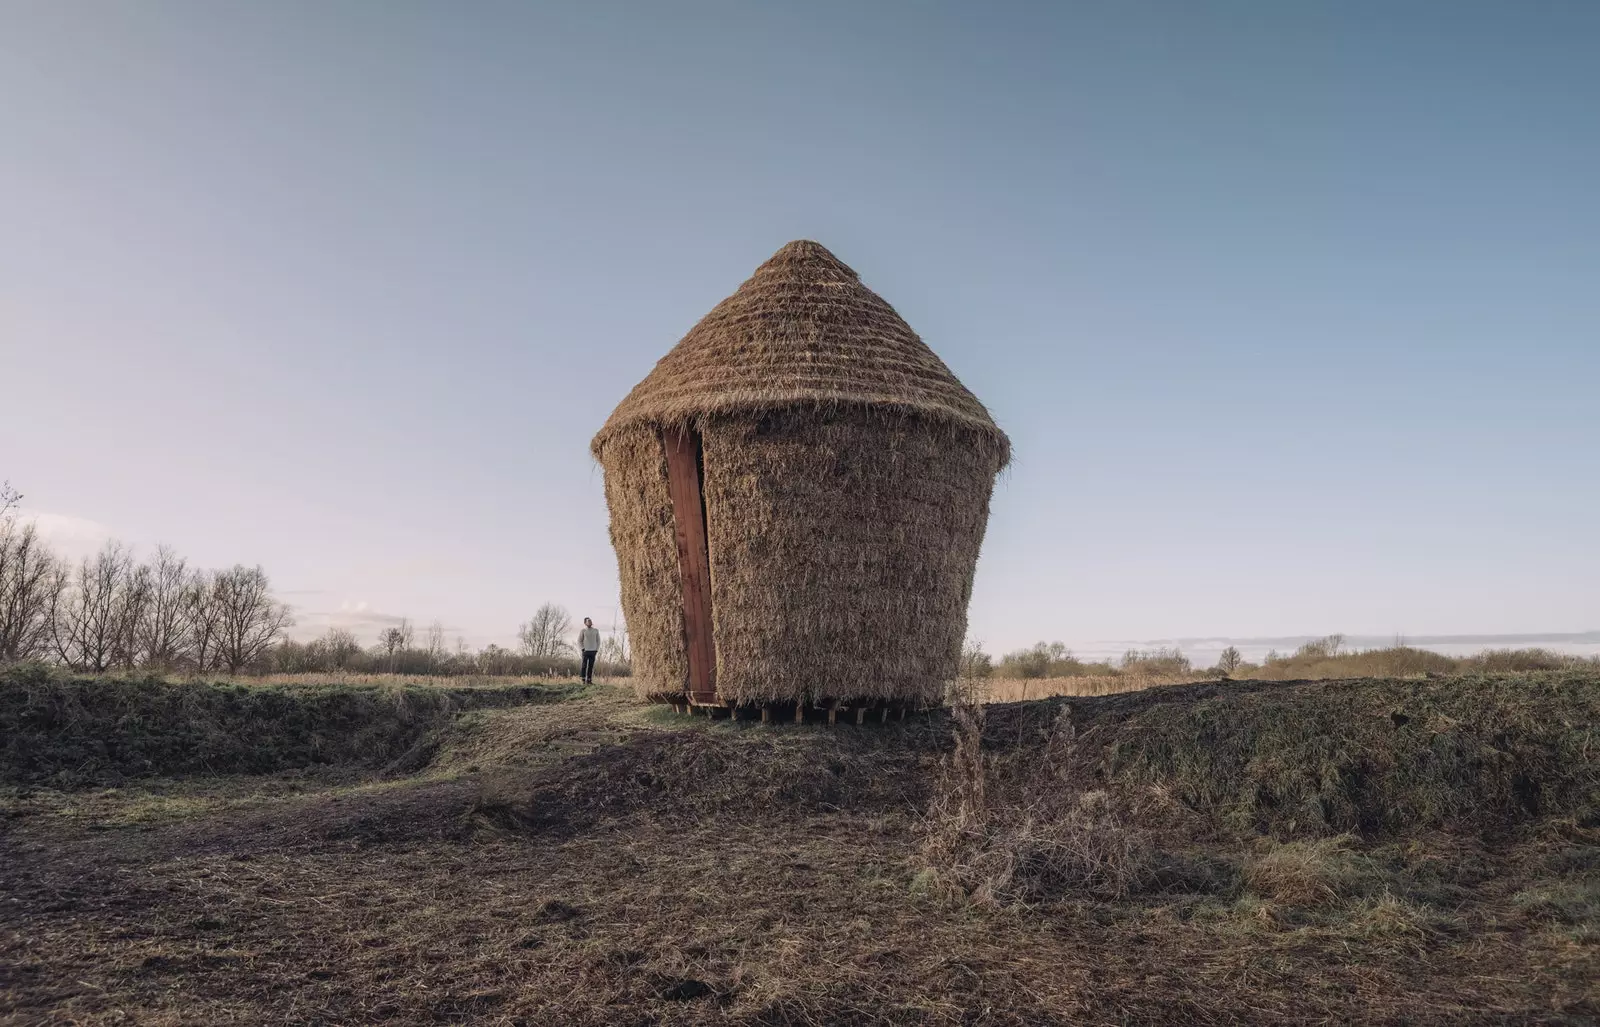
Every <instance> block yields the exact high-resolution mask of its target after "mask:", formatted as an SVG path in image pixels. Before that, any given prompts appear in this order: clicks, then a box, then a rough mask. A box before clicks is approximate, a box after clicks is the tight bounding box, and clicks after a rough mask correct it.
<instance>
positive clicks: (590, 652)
mask: <svg viewBox="0 0 1600 1027" xmlns="http://www.w3.org/2000/svg"><path fill="white" fill-rule="evenodd" d="M596 652H597V650H594V649H585V650H584V651H583V670H582V671H580V672H579V674H578V676H579V677H581V678H583V680H585V681H593V680H594V657H595V653H596Z"/></svg>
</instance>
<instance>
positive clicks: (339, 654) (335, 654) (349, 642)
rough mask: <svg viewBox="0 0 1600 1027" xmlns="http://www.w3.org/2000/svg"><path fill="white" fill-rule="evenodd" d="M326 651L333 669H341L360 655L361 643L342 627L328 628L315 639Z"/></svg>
mask: <svg viewBox="0 0 1600 1027" xmlns="http://www.w3.org/2000/svg"><path fill="white" fill-rule="evenodd" d="M317 642H318V644H320V645H321V646H322V647H323V649H324V651H325V652H326V653H327V657H328V662H329V663H330V664H332V665H333V669H334V670H343V669H345V667H347V666H349V665H350V663H351V662H352V661H353V660H355V658H356V657H358V656H360V655H361V643H360V642H357V641H356V636H355V635H353V634H351V633H350V632H348V631H346V630H345V629H344V628H329V629H328V633H327V634H326V635H323V636H322V637H321V638H319V639H318V640H317Z"/></svg>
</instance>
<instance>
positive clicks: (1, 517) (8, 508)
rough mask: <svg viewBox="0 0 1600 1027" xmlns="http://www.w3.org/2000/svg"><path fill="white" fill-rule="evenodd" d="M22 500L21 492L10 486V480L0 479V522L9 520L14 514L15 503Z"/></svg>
mask: <svg viewBox="0 0 1600 1027" xmlns="http://www.w3.org/2000/svg"><path fill="white" fill-rule="evenodd" d="M20 502H22V494H21V493H20V492H18V491H17V490H16V489H14V488H12V487H11V482H10V481H0V523H4V522H6V521H9V520H11V519H12V518H13V517H14V516H16V515H15V513H14V512H13V511H15V510H16V508H17V504H18V503H20Z"/></svg>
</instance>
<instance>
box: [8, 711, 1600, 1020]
mask: <svg viewBox="0 0 1600 1027" xmlns="http://www.w3.org/2000/svg"><path fill="white" fill-rule="evenodd" d="M1199 695H1200V693H1193V694H1189V693H1182V694H1180V693H1173V694H1172V695H1171V696H1170V697H1167V698H1161V697H1159V696H1157V697H1144V698H1138V697H1135V698H1129V697H1124V696H1112V697H1106V698H1104V699H1092V698H1091V699H1081V700H1074V701H1073V704H1072V707H1071V717H1072V718H1074V720H1075V721H1076V722H1077V723H1080V724H1082V725H1084V727H1083V728H1080V729H1078V734H1077V737H1078V738H1079V739H1083V738H1087V737H1088V736H1089V735H1091V734H1092V733H1093V730H1094V729H1095V726H1096V725H1097V724H1098V723H1099V719H1100V718H1102V717H1104V718H1113V719H1114V718H1122V721H1123V722H1128V723H1132V720H1131V719H1130V718H1138V717H1154V716H1156V715H1157V714H1158V713H1159V712H1160V710H1159V708H1158V707H1159V706H1160V705H1161V704H1162V703H1191V704H1192V703H1196V702H1200V701H1201V700H1200V699H1199V698H1196V697H1197V696H1199ZM1206 695H1209V696H1211V698H1208V699H1205V700H1204V701H1206V702H1212V701H1216V699H1215V696H1214V695H1213V693H1206ZM1113 703H1121V705H1119V706H1115V707H1113V706H1111V705H1109V704H1113ZM1139 703H1142V704H1143V705H1142V706H1140V705H1137V704H1139ZM1096 704H1107V705H1105V706H1104V707H1103V709H1104V710H1105V712H1104V713H1103V714H1102V713H1101V712H1099V711H1100V710H1101V709H1102V707H1100V706H1097V705H1096ZM1030 705H1031V704H1030ZM1008 716H1009V717H1010V719H1007V718H1008ZM1030 716H1033V714H1031V713H1030V712H1029V711H1027V710H1020V711H1014V712H1013V713H1011V714H1008V713H1007V712H1006V711H1004V710H1001V711H997V712H993V713H991V714H990V717H989V721H988V723H987V724H986V725H985V726H983V727H982V729H981V730H982V731H983V732H984V734H983V745H984V746H987V747H990V748H993V747H995V746H997V745H1002V744H1003V745H1007V746H1011V747H1012V751H1011V752H1010V755H1009V757H1008V758H1010V759H1012V763H1011V764H1010V765H1008V766H1006V767H995V768H993V771H992V773H993V779H992V780H991V781H990V783H989V788H990V798H989V799H986V800H985V801H986V802H990V803H997V802H999V799H998V798H996V796H997V795H998V793H999V792H1001V791H1003V790H1004V788H1005V787H1006V785H1005V783H1006V782H1007V781H1008V780H1010V779H1011V777H1014V776H1015V775H1017V773H1018V771H1019V768H1022V767H1031V766H1035V765H1037V767H1038V774H1039V775H1040V776H1041V777H1043V776H1047V775H1048V773H1050V772H1051V770H1050V767H1051V766H1053V765H1054V764H1052V763H1051V761H1052V760H1054V759H1055V758H1056V757H1055V756H1052V752H1054V751H1055V750H1052V749H1051V748H1050V746H1051V745H1059V744H1064V743H1061V742H1060V741H1059V738H1057V740H1055V741H1049V740H1045V741H1041V742H1040V743H1039V744H1038V746H1037V747H1034V748H1029V745H1030V744H1031V742H1028V741H1027V740H1028V739H1030V738H1031V737H1032V736H1031V735H1030V734H1029V732H1031V731H1033V730H1034V728H1033V727H1032V726H1031V725H1032V724H1033V721H1030V720H1029V719H1028V718H1029V717H1030ZM1040 716H1042V714H1041V715H1040ZM1052 716H1054V717H1055V720H1056V721H1057V722H1060V721H1062V720H1063V718H1064V716H1065V715H1063V714H1061V713H1059V712H1057V713H1054V714H1052ZM1038 719H1039V717H1037V716H1036V717H1034V720H1038ZM1151 730H1154V729H1153V728H1152V729H1151ZM1391 730H1398V727H1395V728H1391ZM1013 733H1014V734H1015V737H1016V739H1017V741H1016V743H1012V742H1011V741H1010V739H1011V738H1012V735H1013ZM952 737H953V732H952V725H951V723H950V722H949V720H948V719H947V718H945V717H944V716H943V715H935V716H932V717H929V718H927V719H925V720H920V721H917V722H913V723H908V724H906V725H888V726H874V727H868V728H864V729H862V728H855V727H840V728H834V729H828V728H826V727H794V726H782V727H763V726H760V725H748V724H738V725H731V724H728V723H727V722H725V721H723V722H718V723H716V724H712V723H709V722H707V721H704V720H703V719H699V718H692V719H691V718H684V717H674V716H671V715H665V714H663V713H662V712H659V711H654V710H642V709H640V708H639V707H638V706H636V705H634V704H633V703H632V701H631V699H630V698H629V697H627V696H626V695H625V694H624V693H622V692H620V691H619V692H617V693H614V694H613V693H610V692H608V691H606V690H604V689H601V690H599V692H598V694H594V693H590V694H587V695H584V696H582V697H579V698H576V699H574V700H573V701H570V702H565V703H560V704H546V705H537V706H523V707H515V708H510V709H496V710H480V711H473V712H471V713H468V714H464V715H463V716H462V718H461V721H460V722H459V723H458V724H457V725H455V726H454V727H453V728H452V729H451V731H450V732H449V733H448V734H447V735H445V736H443V737H441V738H440V739H438V740H437V744H436V745H434V746H432V747H431V748H430V749H429V751H428V752H427V753H426V754H425V756H426V759H425V760H421V761H419V763H420V765H417V766H408V767H401V768H390V770H389V771H388V772H387V773H373V772H370V771H361V772H357V771H352V770H341V769H338V768H323V769H320V770H316V771H297V772H291V773H279V774H273V775H264V776H257V777H220V778H188V779H184V780H177V781H165V780H157V779H151V780H146V781H140V782H137V783H136V784H134V785H130V786H127V787H123V788H119V789H106V790H100V791H75V792H63V791H52V790H48V789H42V788H37V787H27V788H24V787H13V788H10V789H9V790H6V791H4V792H3V793H0V1023H5V1024H35V1023H37V1024H95V1025H99V1024H208V1025H209V1024H218V1025H220V1024H264V1023H274V1024H308V1025H309V1024H432V1023H473V1024H529V1025H533V1024H541V1025H542V1024H575V1025H576V1024H641V1025H642V1024H700V1023H727V1024H818V1025H822V1024H880V1023H882V1024H1165V1023H1186V1024H1235V1023H1250V1024H1257V1023H1259V1024H1284V1023H1290V1024H1293V1023H1306V1024H1311V1023H1374V1024H1379V1023H1382V1024H1530V1023H1540V1024H1588V1023H1595V1022H1600V987H1597V981H1600V948H1597V943H1600V917H1597V911H1600V823H1597V822H1596V821H1595V819H1594V817H1593V816H1592V814H1591V813H1588V812H1578V813H1574V812H1573V811H1572V809H1571V808H1570V806H1571V804H1570V803H1569V804H1568V808H1561V809H1546V810H1541V811H1538V812H1536V813H1530V814H1529V815H1528V816H1527V817H1525V818H1523V819H1522V821H1521V822H1519V823H1516V824H1512V825H1507V826H1506V828H1505V829H1504V830H1479V829H1466V828H1461V827H1459V826H1452V825H1451V824H1448V823H1443V822H1441V824H1440V825H1437V826H1430V825H1426V824H1421V825H1419V826H1418V827H1417V829H1416V830H1414V831H1406V832H1396V831H1392V830H1389V831H1375V832H1372V833H1369V834H1367V835H1362V834H1360V833H1359V832H1358V833H1355V834H1337V833H1334V832H1332V831H1322V832H1320V834H1317V835H1316V836H1311V835H1307V836H1304V837H1300V836H1294V835H1282V836H1279V837H1273V836H1272V832H1270V831H1267V832H1263V833H1259V834H1258V835H1257V836H1255V837H1249V836H1246V835H1241V834H1229V833H1226V832H1219V831H1217V830H1213V829H1210V828H1207V829H1204V830H1200V829H1186V830H1188V834H1187V835H1186V836H1185V837H1186V839H1187V840H1186V841H1185V842H1184V844H1183V847H1182V848H1183V851H1182V853H1181V857H1182V861H1183V865H1184V866H1186V867H1188V868H1190V869H1189V871H1187V872H1185V873H1183V874H1177V875H1176V876H1174V875H1173V874H1171V873H1167V874H1166V875H1165V876H1162V874H1161V873H1156V872H1155V871H1151V872H1150V873H1148V874H1144V875H1143V876H1140V875H1139V874H1131V875H1129V876H1127V880H1128V881H1133V882H1134V883H1133V884H1127V883H1126V881H1124V880H1123V879H1122V878H1117V881H1118V882H1119V883H1118V884H1117V885H1116V886H1115V887H1112V886H1110V885H1107V884H1106V881H1107V880H1108V879H1107V878H1105V877H1104V876H1101V877H1094V876H1092V875H1089V876H1083V875H1080V876H1078V877H1074V876H1072V874H1070V873H1067V872H1066V871H1065V870H1064V869H1063V868H1065V867H1068V866H1069V865H1076V864H1070V861H1064V860H1065V859H1066V849H1065V848H1063V846H1064V845H1065V844H1066V843H1065V842H1064V841H1063V840H1062V839H1064V838H1066V837H1068V836H1066V835H1063V834H1061V833H1059V832H1058V833H1057V834H1054V835H1050V836H1049V837H1050V839H1053V840H1051V841H1049V843H1048V844H1043V843H1039V842H1038V839H1037V838H1035V836H1034V835H1031V834H1030V835H1027V837H1028V838H1031V839H1034V841H1033V842H1031V843H1030V845H1031V847H1028V846H1023V845H1022V844H1021V843H1016V842H1015V841H1013V842H1011V843H1008V844H1011V845H1012V848H1010V849H1007V850H1006V851H1005V855H1006V857H1007V859H1009V860H1010V862H1009V863H1008V864H1007V870H1006V874H1005V877H1004V880H1005V881H1006V882H1012V883H1011V884H1009V885H1007V886H1006V887H1001V886H999V885H996V883H995V882H996V880H997V879H996V878H994V877H993V876H992V875H991V876H990V877H988V878H984V880H985V881H986V882H987V883H986V884H984V885H981V886H976V887H973V886H972V883H973V881H974V880H976V879H977V878H976V877H974V875H975V874H978V870H976V869H974V868H975V867H976V866H977V863H976V862H972V863H971V865H968V864H965V863H960V861H961V860H964V859H966V857H964V856H961V855H960V853H962V852H967V851H969V850H967V849H962V848H961V847H960V846H955V847H953V848H952V847H951V846H948V845H947V846H945V847H944V848H942V849H941V848H939V847H938V846H936V845H933V844H932V843H931V841H930V839H932V838H934V837H935V836H937V835H939V832H940V830H941V829H942V828H941V825H940V823H939V822H938V818H939V817H941V816H947V815H949V811H950V809H951V804H952V802H954V801H955V800H954V799H953V798H952V796H953V795H954V794H955V792H957V791H959V790H960V786H959V782H956V781H953V780H952V777H951V775H952V774H958V773H959V765H958V764H959V755H960V754H959V752H957V751H956V749H957V747H956V746H954V745H953V742H952ZM1568 762H1570V760H1569V761H1568ZM1108 765H1109V764H1108ZM1591 769H1592V768H1591ZM1062 773H1063V774H1066V773H1067V772H1066V771H1063V772H1062ZM1008 775H1009V776H1008ZM1063 780H1066V777H1063ZM1584 780H1585V781H1587V780H1588V778H1585V779H1584ZM968 787H969V789H970V782H968ZM1141 787H1142V786H1141ZM1543 787H1544V789H1545V793H1546V794H1555V791H1556V788H1555V785H1554V784H1545V785H1543ZM963 801H966V800H963ZM969 805H970V803H969ZM1032 808H1033V809H1034V810H1035V811H1036V813H1037V816H1038V817H1041V818H1043V817H1046V816H1055V814H1053V813H1049V812H1048V811H1047V810H1045V809H1044V807H1043V806H1040V805H1037V804H1035V806H1034V807H1032ZM1023 809H1024V807H1023V806H1021V805H1019V806H1017V807H1016V810H1023ZM1014 812H1015V811H1014ZM1169 819H1170V818H1169ZM1008 823H1011V822H1010V821H1008ZM1095 823H1096V824H1100V825H1102V826H1101V827H1095V828H1092V829H1091V830H1090V832H1089V834H1088V836H1087V837H1088V840H1089V841H1090V842H1093V843H1096V844H1098V841H1099V840H1101V839H1102V838H1103V837H1109V836H1112V835H1114V834H1115V832H1116V831H1117V830H1124V829H1128V830H1131V828H1127V827H1126V825H1124V828H1113V827H1106V826H1104V825H1106V824H1109V823H1111V822H1110V821H1095ZM1029 824H1031V821H1029V820H1028V819H1027V817H1022V818H1021V819H1018V820H1016V821H1015V823H1013V824H1012V827H1011V828H1008V829H1007V830H1011V831H1012V834H1009V835H1005V837H1008V838H1013V839H1014V838H1015V837H1019V836H1018V835H1016V830H1019V829H1023V830H1024V833H1026V831H1029V830H1033V828H1032V827H1030V826H1028V825H1029ZM1018 825H1021V828H1019V827H1018ZM946 826H948V825H946ZM986 830H988V833H987V834H985V835H984V837H985V838H986V839H989V840H988V841H987V842H985V844H987V845H990V847H991V849H990V850H985V851H986V852H988V855H985V856H984V857H983V858H985V859H988V858H990V857H991V856H992V855H993V851H992V849H993V846H994V845H995V844H996V843H995V842H994V841H993V839H995V838H998V837H1000V836H1001V832H1000V831H999V829H998V828H994V829H986ZM1074 837H1078V836H1074ZM1116 837H1118V838H1121V837H1123V836H1122V835H1116ZM1128 837H1132V835H1129V836H1128ZM1139 837H1141V838H1143V837H1145V836H1144V835H1139ZM1149 838H1152V839H1158V840H1161V839H1165V840H1163V841H1162V845H1163V846H1164V847H1163V848H1162V850H1161V851H1162V852H1164V853H1166V856H1164V857H1163V858H1166V859H1168V860H1169V863H1170V862H1171V860H1173V859H1177V858H1178V857H1177V856H1175V855H1173V853H1174V852H1176V848H1175V846H1174V844H1172V843H1171V838H1170V837H1167V836H1163V835H1161V834H1160V832H1159V831H1157V830H1156V829H1155V828H1151V833H1150V834H1149ZM1081 840H1082V838H1080V841H1081ZM1141 844H1143V843H1141ZM1052 846H1054V847H1053V848H1052ZM935 850H938V851H939V852H943V853H944V854H945V855H944V856H942V857H938V858H935V857H932V856H930V853H932V852H934V851H935ZM1074 851H1076V850H1074ZM1097 851H1098V850H1097ZM1119 851H1120V850H1119ZM1151 851H1152V852H1153V851H1155V850H1154V849H1152V850H1151ZM951 853H956V856H954V857H952V856H951V855H950V854H951ZM1041 853H1043V854H1044V855H1043V856H1041V855H1040V854H1041ZM1052 854H1053V855H1052ZM1046 857H1048V858H1046ZM1097 858H1109V857H1104V856H1103V854H1102V856H1101V857H1097ZM1117 858H1122V857H1117ZM940 859H943V860H944V861H943V862H940ZM1050 859H1054V860H1055V862H1050ZM1041 860H1044V862H1041ZM958 863H960V865H957V864H958ZM1141 865H1143V864H1141ZM1151 865H1154V864H1151ZM1163 865H1166V864H1163ZM1201 866H1204V867H1210V868H1213V869H1212V870H1209V871H1207V872H1206V873H1199V872H1197V871H1195V870H1194V868H1195V867H1201ZM1030 867H1031V868H1032V870H1028V868H1030ZM1040 867H1043V868H1044V870H1049V871H1050V872H1051V873H1049V874H1047V873H1044V871H1042V870H1040ZM1024 871H1027V872H1028V873H1032V874H1033V876H1032V877H1027V873H1025V872H1024ZM983 873H989V872H988V871H983ZM1051 874H1053V875H1054V876H1051ZM978 876H980V877H981V876H982V875H981V874H978ZM1024 878H1026V879H1027V880H1029V881H1032V882H1033V884H1031V885H1030V886H1029V888H1028V889H1024V890H1022V891H1019V890H1018V888H1017V886H1016V885H1015V882H1016V881H1020V880H1023V879H1024ZM963 881H965V882H966V884H963V883H962V882H963ZM1039 882H1045V883H1043V884H1041V883H1039ZM1007 888H1010V890H1009V891H1008V890H1007Z"/></svg>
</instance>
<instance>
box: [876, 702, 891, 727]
mask: <svg viewBox="0 0 1600 1027" xmlns="http://www.w3.org/2000/svg"><path fill="white" fill-rule="evenodd" d="M878 722H879V723H881V724H887V723H889V704H888V703H884V704H883V705H882V706H881V707H879V709H878Z"/></svg>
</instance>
